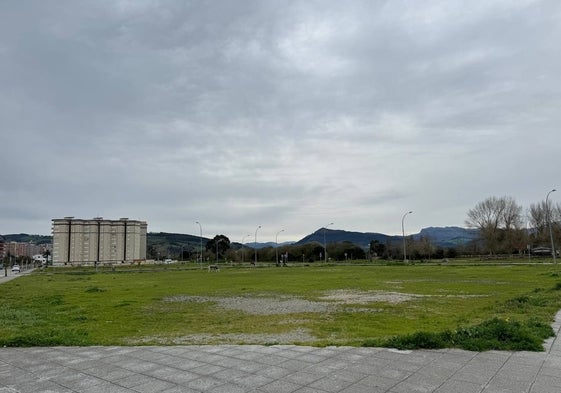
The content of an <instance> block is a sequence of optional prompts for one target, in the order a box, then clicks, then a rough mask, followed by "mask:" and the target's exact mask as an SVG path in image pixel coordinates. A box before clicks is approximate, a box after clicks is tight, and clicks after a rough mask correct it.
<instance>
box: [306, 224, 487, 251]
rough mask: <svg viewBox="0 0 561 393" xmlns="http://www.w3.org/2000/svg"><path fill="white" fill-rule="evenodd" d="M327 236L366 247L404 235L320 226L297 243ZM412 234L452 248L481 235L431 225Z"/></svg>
mask: <svg viewBox="0 0 561 393" xmlns="http://www.w3.org/2000/svg"><path fill="white" fill-rule="evenodd" d="M324 236H325V242H326V243H341V242H350V243H353V244H355V245H357V246H360V247H366V246H367V245H369V244H370V242H371V241H373V240H375V241H378V242H379V243H387V242H395V241H401V240H402V236H395V235H394V236H391V235H385V234H383V233H376V232H350V231H343V230H336V229H326V228H320V229H318V230H317V231H315V232H314V233H312V234H310V235H308V236H306V237H304V238H303V239H301V240H299V241H297V242H296V243H295V244H296V245H302V244H306V243H320V244H323V242H324ZM406 236H407V237H409V236H412V237H413V238H414V239H415V240H419V239H420V238H426V239H429V240H430V242H431V243H432V244H433V245H435V246H438V247H443V248H450V247H457V246H462V245H466V244H468V243H470V242H472V241H474V240H476V239H477V238H478V236H479V231H478V230H477V229H466V228H461V227H429V228H423V229H422V230H421V232H419V233H417V234H411V235H406Z"/></svg>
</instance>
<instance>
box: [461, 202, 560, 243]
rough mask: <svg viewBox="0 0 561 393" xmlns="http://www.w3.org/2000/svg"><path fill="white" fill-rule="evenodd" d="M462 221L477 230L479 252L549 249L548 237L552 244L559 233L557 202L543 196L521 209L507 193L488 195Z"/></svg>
mask: <svg viewBox="0 0 561 393" xmlns="http://www.w3.org/2000/svg"><path fill="white" fill-rule="evenodd" d="M465 223H466V225H467V226H468V227H471V228H477V229H478V230H479V233H480V238H481V242H480V245H479V247H480V248H481V251H482V252H486V253H489V254H513V253H518V254H522V253H525V252H531V250H533V249H535V248H538V247H540V248H544V249H547V248H549V249H550V250H551V238H553V241H554V244H555V243H556V241H557V240H556V239H559V238H560V236H561V205H559V204H553V203H551V202H550V201H546V200H544V201H541V202H538V203H533V204H531V205H530V207H529V208H528V209H527V210H526V211H525V212H524V209H523V207H522V206H521V205H519V204H518V203H517V202H516V200H515V199H514V198H512V197H510V196H503V197H496V196H491V197H488V198H487V199H485V200H483V201H481V202H479V203H477V204H476V205H475V206H474V207H473V208H472V209H470V210H469V211H468V212H467V219H466V221H465ZM550 231H551V232H550ZM554 248H555V249H556V250H557V249H558V248H557V247H556V246H555V247H554Z"/></svg>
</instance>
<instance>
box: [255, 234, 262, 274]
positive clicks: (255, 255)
mask: <svg viewBox="0 0 561 393" xmlns="http://www.w3.org/2000/svg"><path fill="white" fill-rule="evenodd" d="M259 228H261V225H259V226H258V227H257V228H255V243H254V247H255V262H254V265H255V266H257V231H258V230H259Z"/></svg>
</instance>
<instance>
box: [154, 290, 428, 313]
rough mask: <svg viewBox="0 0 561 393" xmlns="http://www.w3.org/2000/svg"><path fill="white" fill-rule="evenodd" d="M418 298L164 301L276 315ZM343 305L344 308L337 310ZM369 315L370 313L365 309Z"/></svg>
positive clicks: (334, 294)
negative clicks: (212, 304) (211, 305)
mask: <svg viewBox="0 0 561 393" xmlns="http://www.w3.org/2000/svg"><path fill="white" fill-rule="evenodd" d="M420 297H422V295H415V294H410V293H399V292H384V291H356V290H345V289H340V290H334V291H328V292H325V293H324V294H323V295H322V296H320V297H319V298H318V301H312V300H306V299H302V298H299V297H296V296H278V297H271V296H254V297H249V296H233V297H218V296H216V297H212V296H187V295H179V296H172V297H167V298H165V299H164V301H166V302H192V303H215V304H216V305H217V306H218V307H221V308H224V309H227V310H238V311H242V312H245V313H247V314H252V315H277V314H295V313H326V312H333V311H336V310H341V309H344V310H345V311H352V310H354V311H355V312H364V311H365V310H366V309H364V308H360V309H358V308H357V309H353V308H349V307H347V306H348V305H349V304H363V305H366V304H369V303H376V302H385V303H401V302H406V301H411V300H415V299H418V298H420ZM341 306H345V307H341ZM369 312H372V310H369Z"/></svg>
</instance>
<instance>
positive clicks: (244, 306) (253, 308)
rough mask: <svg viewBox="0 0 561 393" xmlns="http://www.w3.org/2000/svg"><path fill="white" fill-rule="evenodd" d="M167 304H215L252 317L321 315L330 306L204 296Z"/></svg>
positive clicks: (178, 298) (173, 299) (294, 299)
mask: <svg viewBox="0 0 561 393" xmlns="http://www.w3.org/2000/svg"><path fill="white" fill-rule="evenodd" d="M164 301H168V302H178V301H181V302H194V303H207V302H212V303H216V304H217V305H218V306H219V307H222V308H225V309H227V310H238V311H243V312H245V313H247V314H253V315H275V314H293V313H305V312H312V313H321V312H328V311H329V310H330V307H332V304H331V303H329V302H314V301H310V300H305V299H300V298H297V297H287V296H282V297H278V298H273V297H243V296H235V297H206V296H174V297H170V298H166V299H164Z"/></svg>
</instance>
